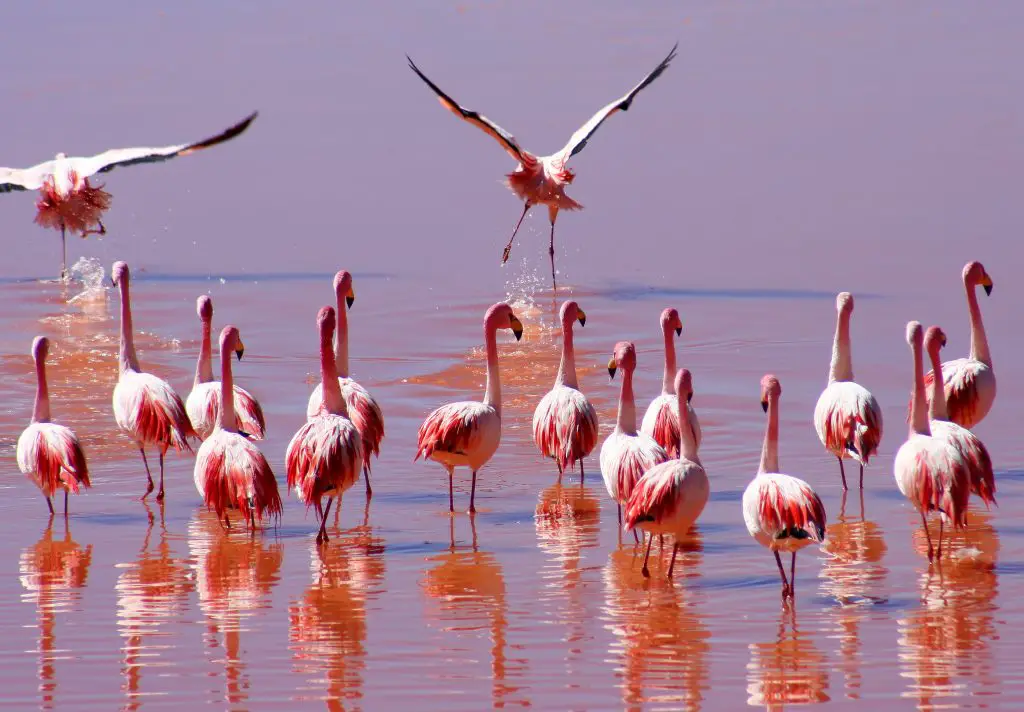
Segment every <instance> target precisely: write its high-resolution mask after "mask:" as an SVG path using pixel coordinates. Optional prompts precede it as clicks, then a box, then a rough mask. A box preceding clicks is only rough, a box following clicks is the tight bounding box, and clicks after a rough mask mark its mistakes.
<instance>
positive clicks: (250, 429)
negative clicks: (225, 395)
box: [185, 294, 267, 440]
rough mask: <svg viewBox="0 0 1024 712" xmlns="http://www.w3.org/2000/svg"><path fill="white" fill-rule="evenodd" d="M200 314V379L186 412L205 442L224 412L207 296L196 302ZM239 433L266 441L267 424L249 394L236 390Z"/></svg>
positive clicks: (193, 390)
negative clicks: (212, 346) (216, 378)
mask: <svg viewBox="0 0 1024 712" xmlns="http://www.w3.org/2000/svg"><path fill="white" fill-rule="evenodd" d="M196 313H197V314H198V315H199V320H200V322H202V325H203V331H202V339H201V341H200V343H199V361H198V362H197V363H196V379H195V381H193V383H192V390H191V391H190V392H189V394H188V398H186V399H185V412H187V413H188V419H189V420H190V421H191V422H192V427H193V428H195V431H196V433H197V434H198V435H199V437H200V438H202V439H203V440H205V439H206V438H208V437H210V433H212V432H213V429H214V428H216V427H217V417H218V413H219V412H220V383H219V382H217V381H215V380H213V364H212V360H213V359H212V355H211V352H212V351H213V349H212V348H211V347H210V329H211V326H212V325H211V322H212V321H213V300H212V299H210V298H209V297H208V296H206V295H205V294H203V295H201V296H200V297H199V298H198V299H196ZM234 396H235V397H234V401H235V429H237V430H238V431H239V432H242V433H245V434H246V435H248V436H249V437H250V438H251V439H252V440H262V439H263V438H264V436H265V433H266V429H267V424H266V420H265V419H264V417H263V408H262V407H260V404H259V401H257V400H256V399H255V398H254V397H253V395H252V394H251V393H249V391H247V390H245V389H244V388H241V387H239V386H235V387H234Z"/></svg>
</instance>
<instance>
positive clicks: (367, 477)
mask: <svg viewBox="0 0 1024 712" xmlns="http://www.w3.org/2000/svg"><path fill="white" fill-rule="evenodd" d="M363 478H364V479H365V480H366V496H367V497H372V496H373V487H370V468H369V467H363ZM335 511H337V510H335Z"/></svg>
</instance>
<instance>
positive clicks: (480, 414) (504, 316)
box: [413, 302, 523, 513]
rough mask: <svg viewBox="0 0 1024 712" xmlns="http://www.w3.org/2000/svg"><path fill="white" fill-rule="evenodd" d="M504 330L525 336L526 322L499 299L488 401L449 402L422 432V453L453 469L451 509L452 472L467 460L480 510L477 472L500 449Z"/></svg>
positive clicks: (490, 335)
mask: <svg viewBox="0 0 1024 712" xmlns="http://www.w3.org/2000/svg"><path fill="white" fill-rule="evenodd" d="M498 329H511V330H512V333H513V334H514V335H515V337H516V341H519V339H520V338H522V336H523V324H522V322H520V321H519V319H518V318H517V317H516V315H515V314H513V313H512V307H510V306H509V305H508V304H505V303H504V302H498V303H497V304H495V305H494V306H492V307H491V308H490V309H488V310H487V313H486V314H485V315H484V343H485V344H486V346H487V385H486V387H485V389H484V400H483V402H482V403H479V402H477V401H461V402H459V403H449V404H447V405H443V406H441V407H440V408H438V409H437V410H435V411H434V412H433V413H431V414H430V415H428V416H427V419H426V420H424V421H423V425H421V426H420V430H419V433H418V434H417V437H416V457H414V458H413V461H414V462H415V461H416V460H418V459H420V457H423V458H424V459H428V460H433V461H435V462H439V463H441V464H442V465H443V466H444V469H446V470H447V471H448V511H449V512H454V511H455V501H454V495H453V494H452V476H453V474H454V472H455V468H456V467H458V466H459V465H465V466H467V467H468V468H469V469H470V470H472V472H473V484H472V489H471V490H470V495H469V511H470V512H471V513H473V512H476V473H477V471H478V470H479V469H480V468H481V467H483V466H484V465H485V464H486V463H487V461H488V460H490V459H491V456H493V455H494V453H495V452H496V451H497V449H498V444H499V443H500V442H501V379H500V377H499V375H498V339H497V332H498Z"/></svg>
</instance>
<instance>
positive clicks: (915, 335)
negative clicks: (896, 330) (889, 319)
mask: <svg viewBox="0 0 1024 712" xmlns="http://www.w3.org/2000/svg"><path fill="white" fill-rule="evenodd" d="M923 340H924V331H923V330H922V329H921V322H919V321H908V322H907V343H908V344H909V345H910V346H914V344H920V343H921V342H922V341H923Z"/></svg>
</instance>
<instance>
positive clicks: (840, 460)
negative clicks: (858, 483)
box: [836, 455, 847, 492]
mask: <svg viewBox="0 0 1024 712" xmlns="http://www.w3.org/2000/svg"><path fill="white" fill-rule="evenodd" d="M836 459H837V460H839V476H840V477H842V478H843V492H845V491H846V490H847V487H846V468H844V467H843V458H841V457H839V456H838V455H837V456H836Z"/></svg>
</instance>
